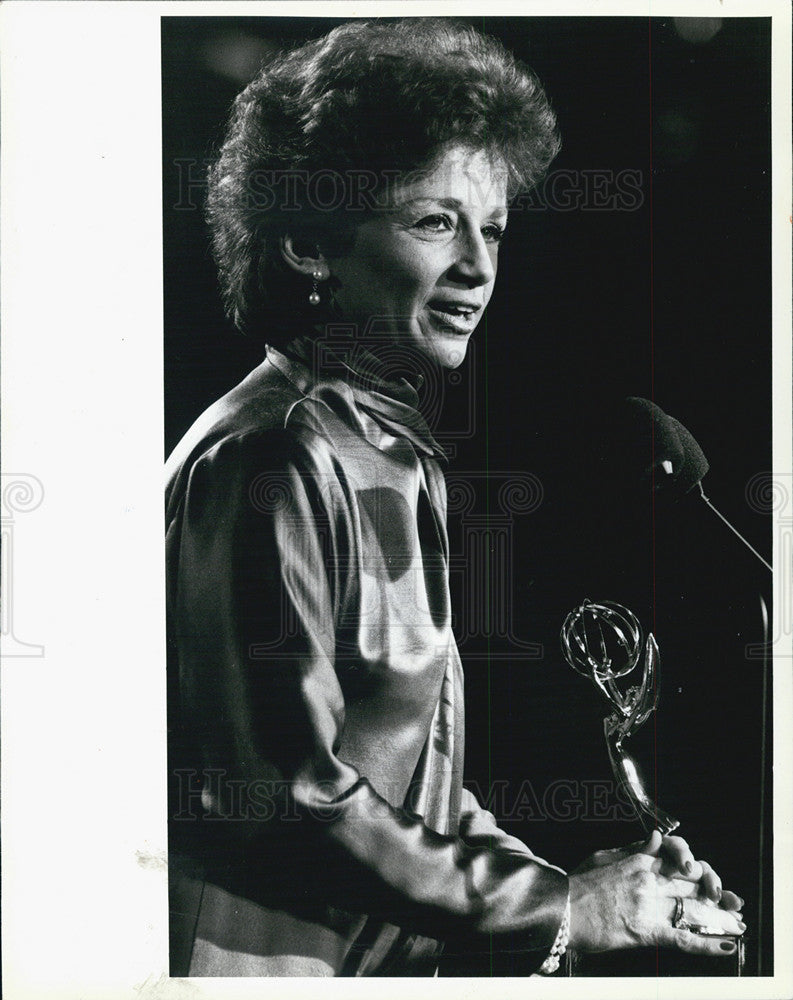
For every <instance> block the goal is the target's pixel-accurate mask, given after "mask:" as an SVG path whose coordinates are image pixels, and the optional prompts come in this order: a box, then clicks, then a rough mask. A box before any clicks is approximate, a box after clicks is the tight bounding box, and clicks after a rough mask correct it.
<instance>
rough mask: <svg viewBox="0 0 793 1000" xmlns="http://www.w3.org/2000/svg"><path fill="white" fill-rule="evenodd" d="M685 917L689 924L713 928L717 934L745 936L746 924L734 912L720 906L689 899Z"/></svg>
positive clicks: (684, 911) (685, 907) (685, 908)
mask: <svg viewBox="0 0 793 1000" xmlns="http://www.w3.org/2000/svg"><path fill="white" fill-rule="evenodd" d="M683 916H684V917H685V919H686V920H688V921H689V923H692V924H701V925H702V926H704V927H712V928H714V930H715V931H716V933H723V934H736V935H739V934H743V932H744V931H745V930H746V924H745V923H744V922H743V921H742V920H740V919H739V917H738V915H737V913H736V912H735V911H734V910H723V909H722V908H721V907H720V906H713V905H712V904H709V903H703V902H701V901H700V900H697V899H687V900H686V902H685V906H684V909H683Z"/></svg>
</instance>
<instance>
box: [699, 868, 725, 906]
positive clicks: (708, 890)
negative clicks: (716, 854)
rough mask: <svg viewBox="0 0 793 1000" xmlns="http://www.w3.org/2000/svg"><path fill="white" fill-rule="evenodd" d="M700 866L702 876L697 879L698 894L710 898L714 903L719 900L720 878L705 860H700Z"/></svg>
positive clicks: (720, 892) (720, 894) (720, 893)
mask: <svg viewBox="0 0 793 1000" xmlns="http://www.w3.org/2000/svg"><path fill="white" fill-rule="evenodd" d="M699 864H700V866H701V867H702V877H701V878H700V880H699V891H700V895H702V896H704V897H705V898H706V899H712V900H713V902H714V903H718V902H720V901H721V896H722V891H721V879H720V878H719V876H718V875H717V874H716V872H715V871H714V870H713V868H711V866H710V865H709V864H708V862H707V861H700V862H699Z"/></svg>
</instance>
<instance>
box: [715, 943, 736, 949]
mask: <svg viewBox="0 0 793 1000" xmlns="http://www.w3.org/2000/svg"><path fill="white" fill-rule="evenodd" d="M719 947H720V948H721V950H722V951H735V945H734V944H733V943H732V941H722V942H721V944H720V945H719Z"/></svg>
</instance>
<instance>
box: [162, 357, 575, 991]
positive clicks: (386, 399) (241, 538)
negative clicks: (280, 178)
mask: <svg viewBox="0 0 793 1000" xmlns="http://www.w3.org/2000/svg"><path fill="white" fill-rule="evenodd" d="M292 348H293V349H292V351H290V352H289V353H286V352H284V353H282V352H278V351H275V350H273V349H268V352H267V357H266V360H265V361H264V362H263V363H262V364H261V365H260V366H259V367H258V368H257V369H255V370H254V371H253V372H252V373H251V374H250V375H249V376H248V377H247V378H246V379H245V380H244V381H243V382H242V383H241V384H240V385H239V386H237V387H236V388H235V389H233V390H232V391H231V392H230V393H229V394H228V395H227V396H225V397H224V398H223V399H222V400H220V401H219V402H218V403H216V404H215V405H214V406H213V407H211V408H210V409H209V410H208V411H207V412H206V413H205V414H204V415H203V416H202V417H201V418H200V419H199V420H198V421H197V422H196V424H195V425H194V426H193V427H192V428H191V430H190V431H189V432H188V434H187V435H186V436H185V438H184V439H183V440H182V441H181V443H180V444H179V446H178V447H177V448H176V450H175V451H174V453H173V454H172V456H171V457H170V459H169V462H168V488H167V536H166V537H167V542H166V556H167V587H168V590H167V596H168V646H169V664H168V683H169V728H170V744H169V745H170V757H169V787H170V794H169V810H170V815H169V852H170V858H171V866H170V867H171V930H172V939H171V955H172V975H212V976H235V975H262V976H267V975H383V974H390V975H411V974H416V975H420V974H431V973H432V972H433V971H434V970H435V967H436V964H437V959H438V956H439V954H440V950H441V948H442V946H443V943H444V942H454V945H455V947H456V948H465V949H466V950H469V951H470V950H471V949H482V950H490V949H491V948H496V949H511V950H518V951H522V952H525V953H526V954H527V956H528V957H529V959H530V964H531V965H532V966H533V967H536V966H539V965H540V964H541V962H542V961H543V959H544V958H545V957H546V955H547V953H548V950H549V948H550V947H551V945H552V944H553V942H554V939H555V937H556V934H557V930H558V928H559V925H560V922H561V920H562V916H563V913H564V908H565V903H566V899H567V891H568V887H567V878H566V876H565V875H564V873H563V872H561V871H560V870H559V869H557V868H554V867H553V866H550V865H548V864H546V863H545V862H543V861H542V860H541V859H539V858H537V857H536V856H535V855H533V854H532V852H531V851H530V850H529V849H528V848H527V847H526V846H525V845H524V844H522V843H521V842H520V841H519V840H516V839H515V838H513V837H510V836H508V835H506V834H504V833H503V831H501V830H499V829H498V827H497V825H496V823H495V821H494V819H493V817H492V816H491V815H490V814H489V813H487V812H486V811H485V810H483V809H482V808H480V806H479V805H478V804H477V803H476V801H475V800H474V798H473V796H472V795H471V794H470V793H469V792H467V791H466V790H464V789H463V784H462V780H463V740H464V730H463V676H462V669H461V664H460V658H459V654H458V651H457V647H456V644H455V641H454V636H453V635H452V630H451V616H450V606H449V572H448V565H449V550H448V539H447V534H446V494H445V484H444V477H443V472H442V463H443V461H444V457H443V453H442V451H441V449H440V448H439V446H438V445H437V443H436V442H435V441H434V440H433V437H432V435H431V433H430V431H429V429H428V428H427V425H426V423H425V421H424V420H423V418H422V416H421V414H420V413H419V411H418V409H417V401H418V396H417V393H416V389H415V388H414V386H413V385H411V384H410V382H408V381H407V380H398V381H392V380H385V379H382V378H380V377H379V376H378V374H377V365H376V362H374V360H373V359H371V360H372V364H371V365H368V364H367V365H364V366H363V369H362V366H361V365H360V364H359V363H356V365H355V368H352V367H350V366H349V365H347V364H346V363H345V362H344V360H341V359H335V358H332V359H331V362H330V363H328V359H327V358H326V359H325V362H324V363H323V366H322V367H321V368H319V369H317V367H316V365H314V364H313V363H312V361H311V357H310V350H311V345H310V343H308V342H306V341H295V342H294V344H293V345H292Z"/></svg>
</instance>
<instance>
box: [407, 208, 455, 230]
mask: <svg viewBox="0 0 793 1000" xmlns="http://www.w3.org/2000/svg"><path fill="white" fill-rule="evenodd" d="M416 228H417V229H423V230H424V232H426V233H444V232H450V231H451V230H452V229H454V224H453V223H452V220H451V219H450V218H449V216H448V215H443V214H442V213H438V214H436V215H425V216H424V218H423V219H419V221H418V222H417V223H416Z"/></svg>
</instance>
